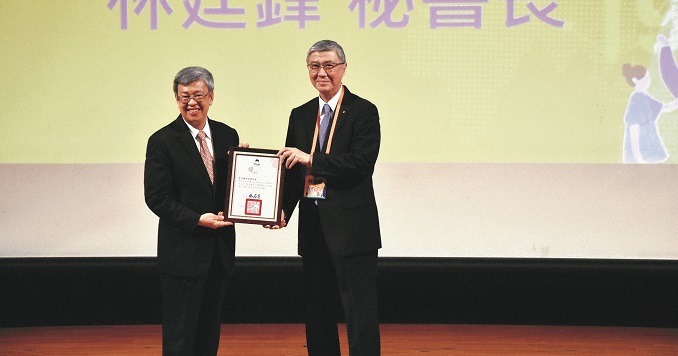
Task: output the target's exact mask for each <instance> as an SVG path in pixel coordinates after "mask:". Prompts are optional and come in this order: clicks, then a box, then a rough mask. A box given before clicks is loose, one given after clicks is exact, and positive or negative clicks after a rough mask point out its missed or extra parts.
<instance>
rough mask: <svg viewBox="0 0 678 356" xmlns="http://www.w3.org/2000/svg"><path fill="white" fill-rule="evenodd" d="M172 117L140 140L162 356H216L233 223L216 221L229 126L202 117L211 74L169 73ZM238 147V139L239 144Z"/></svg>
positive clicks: (231, 138) (233, 136)
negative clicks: (152, 223) (154, 222)
mask: <svg viewBox="0 0 678 356" xmlns="http://www.w3.org/2000/svg"><path fill="white" fill-rule="evenodd" d="M174 96H175V99H176V101H177V106H178V107H179V111H180V115H179V116H178V117H177V118H176V119H175V120H174V121H172V122H171V123H170V124H169V125H167V126H165V127H163V128H161V129H160V130H158V131H157V132H155V133H154V134H153V135H151V137H150V138H149V139H148V146H147V149H146V163H145V167H144V194H145V198H146V204H147V205H148V207H149V208H150V209H151V210H152V211H153V212H154V213H155V214H156V215H158V217H159V218H160V219H159V224H158V267H159V270H160V286H161V293H162V347H163V355H181V356H188V355H216V354H217V349H218V348H219V335H220V325H221V320H220V316H221V309H222V301H223V299H224V295H225V292H226V286H227V281H228V280H229V277H230V276H231V275H232V274H233V270H234V258H235V257H234V256H235V228H234V226H233V223H230V222H226V221H224V217H223V209H224V202H225V195H226V178H227V177H226V175H227V166H228V149H229V147H230V146H238V144H239V138H238V133H237V132H236V130H234V129H233V128H231V127H229V126H227V125H225V124H223V123H221V122H217V121H213V120H211V119H209V118H208V117H207V112H208V110H209V108H210V106H211V105H212V102H213V100H214V79H213V77H212V74H211V73H210V72H209V71H207V70H206V69H204V68H201V67H188V68H184V69H182V70H181V71H179V73H177V75H176V77H175V78H174ZM245 146H246V144H245Z"/></svg>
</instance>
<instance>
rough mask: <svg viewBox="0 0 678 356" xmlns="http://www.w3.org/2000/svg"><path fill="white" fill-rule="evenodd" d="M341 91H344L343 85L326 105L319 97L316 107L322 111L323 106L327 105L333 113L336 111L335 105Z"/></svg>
mask: <svg viewBox="0 0 678 356" xmlns="http://www.w3.org/2000/svg"><path fill="white" fill-rule="evenodd" d="M342 91H344V86H343V85H342V86H341V89H339V91H338V92H337V93H336V94H334V96H333V97H332V99H330V101H329V102H327V103H325V102H324V101H323V99H322V98H321V97H320V96H318V105H319V107H320V110H322V108H323V106H324V105H325V104H329V105H330V108H331V109H332V112H334V111H335V110H336V109H337V104H338V103H339V97H340V96H341V92H342Z"/></svg>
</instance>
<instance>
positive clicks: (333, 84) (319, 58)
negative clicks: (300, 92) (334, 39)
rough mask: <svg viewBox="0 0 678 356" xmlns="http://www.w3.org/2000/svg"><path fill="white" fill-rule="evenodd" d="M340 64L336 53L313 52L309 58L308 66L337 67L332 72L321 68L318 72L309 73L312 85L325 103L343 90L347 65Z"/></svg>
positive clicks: (310, 71) (311, 71) (310, 70)
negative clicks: (342, 84)
mask: <svg viewBox="0 0 678 356" xmlns="http://www.w3.org/2000/svg"><path fill="white" fill-rule="evenodd" d="M340 63H341V61H340V60H339V56H338V55H337V52H335V51H323V52H313V53H311V55H310V56H309V57H308V63H307V64H308V65H312V64H316V65H326V64H334V65H335V66H334V68H332V69H331V70H328V69H326V68H324V67H320V68H318V69H317V70H313V69H309V71H308V75H309V77H310V79H311V84H313V86H314V87H315V88H316V89H317V90H318V92H319V93H320V96H321V97H322V98H323V100H325V101H329V100H330V99H331V98H332V97H333V96H334V95H335V94H336V93H338V92H339V89H341V80H342V78H344V73H346V63H343V64H340Z"/></svg>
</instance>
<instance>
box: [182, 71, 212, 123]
mask: <svg viewBox="0 0 678 356" xmlns="http://www.w3.org/2000/svg"><path fill="white" fill-rule="evenodd" d="M203 95H204V97H202V96H203ZM182 97H184V98H186V97H188V98H190V99H189V100H188V102H186V103H183V102H182V99H181V98H182ZM196 97H198V98H199V99H198V100H200V98H201V97H202V99H201V100H200V101H197V100H196V99H195V98H196ZM175 99H176V101H177V106H178V107H179V111H180V112H181V116H183V118H184V120H186V122H188V124H189V125H191V126H193V127H195V128H196V129H198V130H202V129H203V128H204V127H205V123H206V122H207V112H208V111H209V109H210V106H212V101H213V100H214V91H210V90H209V88H208V87H207V84H205V82H204V81H202V80H196V81H194V82H192V83H190V84H188V85H182V84H179V85H178V86H177V93H176V95H175Z"/></svg>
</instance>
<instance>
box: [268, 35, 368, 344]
mask: <svg viewBox="0 0 678 356" xmlns="http://www.w3.org/2000/svg"><path fill="white" fill-rule="evenodd" d="M306 62H307V66H308V70H309V77H310V80H311V84H313V86H314V87H315V88H316V89H317V90H318V93H319V96H318V97H316V98H313V99H312V100H310V101H309V102H307V103H306V104H304V105H301V106H299V107H297V108H295V109H293V110H292V113H291V115H290V119H289V126H288V129H287V138H286V141H285V146H286V147H285V148H284V149H282V150H280V152H279V155H281V156H282V157H283V159H284V160H285V164H286V168H288V170H287V171H286V176H285V187H284V192H283V211H284V215H283V216H284V217H285V219H289V218H290V217H291V216H292V212H293V211H294V208H295V206H296V205H297V203H299V246H298V248H299V254H300V255H301V256H302V261H303V271H304V282H305V288H306V291H305V294H306V296H307V303H306V341H307V344H308V353H309V355H321V356H334V355H336V356H339V355H340V351H339V338H338V333H337V310H336V306H337V301H338V300H339V299H340V300H341V302H342V305H343V307H344V315H345V317H346V325H347V331H348V343H349V353H350V355H352V356H358V355H379V354H380V337H379V316H378V303H377V251H378V249H379V248H381V236H380V232H379V217H378V215H377V204H376V201H375V197H374V189H373V185H372V173H373V172H374V165H375V163H376V161H377V155H378V154H379V144H380V140H381V133H380V125H379V113H378V111H377V108H376V106H374V105H373V104H372V103H370V102H369V101H367V100H365V99H363V98H360V97H358V96H357V95H354V94H353V93H351V92H350V91H349V90H348V88H347V87H345V86H343V84H342V78H343V76H344V73H345V71H346V67H347V64H346V57H345V54H344V50H343V49H342V48H341V46H340V45H339V44H337V43H336V42H334V41H329V40H324V41H320V42H318V43H316V44H314V45H313V46H312V47H311V48H310V49H309V51H308V54H307V57H306ZM326 105H327V107H326ZM285 225H286V222H285V221H283V222H282V223H281V226H274V227H273V228H279V227H284V226H285Z"/></svg>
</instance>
